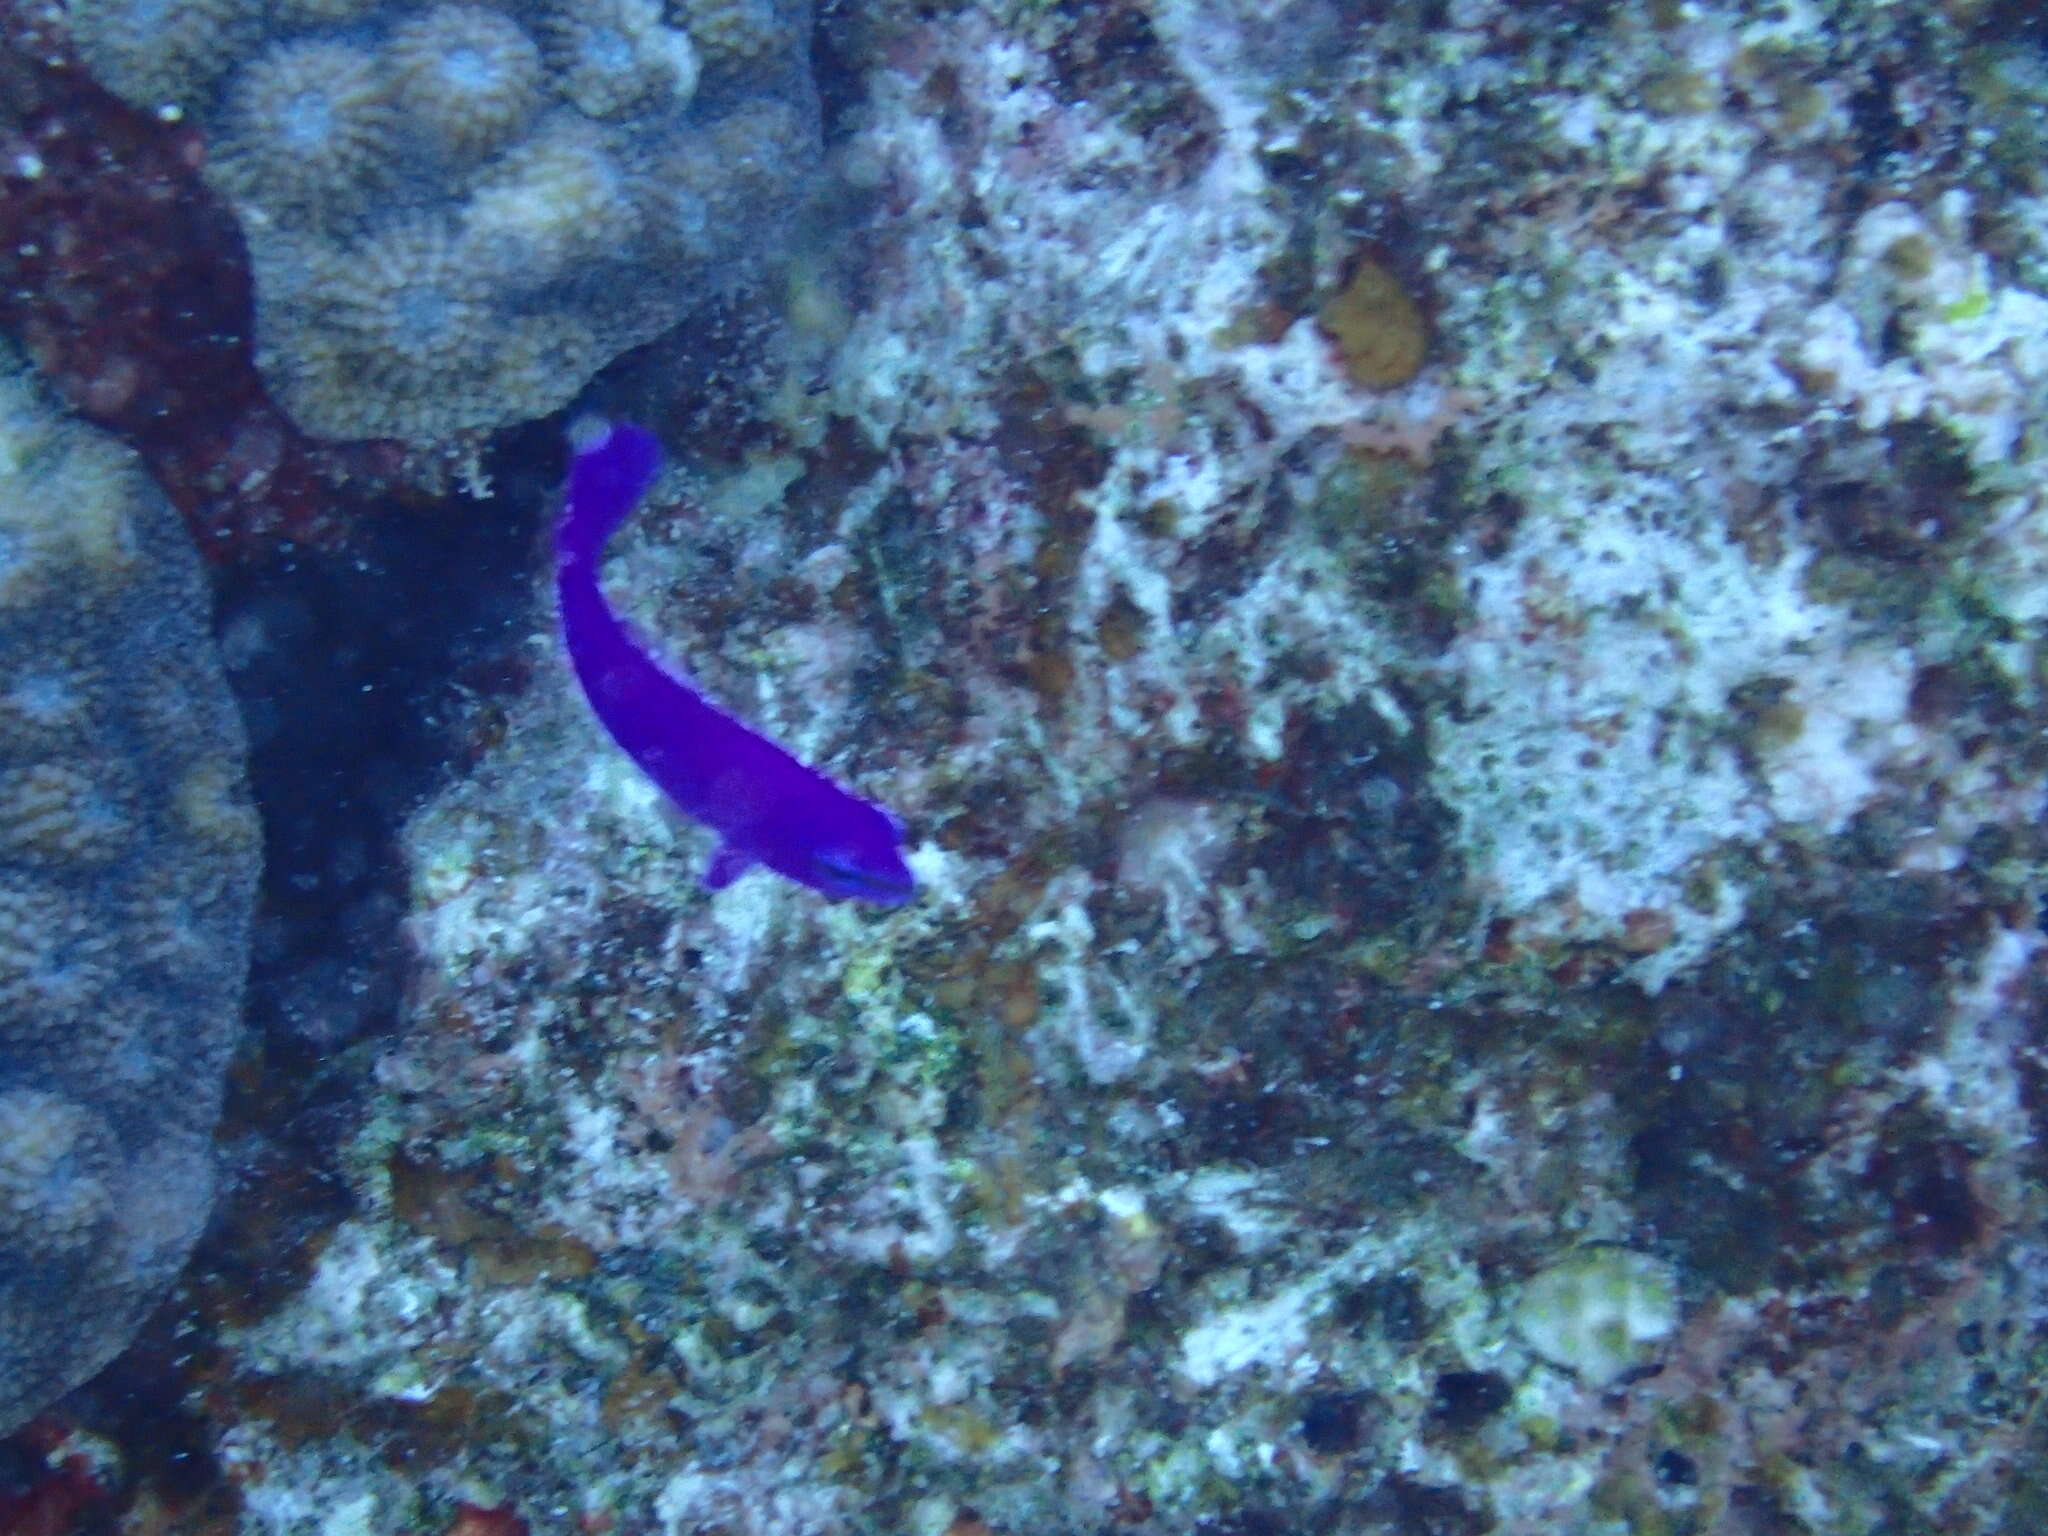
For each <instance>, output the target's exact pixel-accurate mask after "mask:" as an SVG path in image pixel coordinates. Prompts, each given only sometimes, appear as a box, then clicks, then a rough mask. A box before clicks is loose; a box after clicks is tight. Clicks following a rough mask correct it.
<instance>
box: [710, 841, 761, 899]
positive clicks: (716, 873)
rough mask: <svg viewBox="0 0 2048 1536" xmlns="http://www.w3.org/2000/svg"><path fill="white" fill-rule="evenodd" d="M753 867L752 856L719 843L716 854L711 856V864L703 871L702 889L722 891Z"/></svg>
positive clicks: (727, 844) (726, 844)
mask: <svg viewBox="0 0 2048 1536" xmlns="http://www.w3.org/2000/svg"><path fill="white" fill-rule="evenodd" d="M753 867H754V856H753V855H752V854H751V853H744V852H742V851H741V850H740V849H738V848H735V847H733V845H732V844H731V843H720V844H719V845H718V852H716V853H714V854H712V855H711V863H710V865H709V866H708V867H707V868H706V869H705V871H704V889H705V890H707V891H722V890H724V889H725V888H726V887H727V886H728V885H731V884H732V883H733V881H735V880H737V879H739V877H740V876H741V875H744V874H745V873H746V872H747V871H748V870H750V869H752V868H753Z"/></svg>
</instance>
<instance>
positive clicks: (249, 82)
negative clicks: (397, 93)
mask: <svg viewBox="0 0 2048 1536" xmlns="http://www.w3.org/2000/svg"><path fill="white" fill-rule="evenodd" d="M394 125H395V124H394V114H393V112H392V106H391V80H390V77H389V74H388V72H387V71H386V70H385V69H384V68H383V67H382V66H381V64H380V63H379V61H378V60H377V58H376V57H375V56H374V55H373V54H371V53H369V52H368V51H367V50H365V49H362V48H358V47H356V46H354V45H353V44H349V43H342V42H328V41H322V40H316V41H309V42H301V43H292V44H290V45H289V46H287V47H283V48H278V49H275V50H273V51H272V52H270V53H268V54H265V55H264V56H263V57H262V58H260V59H258V60H256V61H255V62H254V63H253V64H251V65H250V66H249V67H248V68H247V69H245V70H243V71H242V72H241V74H240V75H238V76H237V77H236V79H235V83H234V87H233V89H232V91H231V92H230V93H229V104H228V109H227V115H226V119H225V122H224V125H223V126H224V133H223V135H222V139H221V142H220V145H219V147H218V150H217V152H216V154H215V157H214V169H215V174H216V177H217V179H218V180H219V181H220V182H221V184H222V185H224V186H227V187H231V188H233V189H234V190H235V192H236V193H237V195H238V196H241V197H243V198H246V199H247V200H248V201H249V202H250V203H251V204H253V205H255V206H258V207H262V208H265V209H266V210H270V209H276V210H278V211H284V210H286V209H303V210H305V212H306V213H307V214H308V216H310V217H314V218H318V217H320V216H321V215H323V214H325V213H328V212H330V211H333V210H336V209H340V210H345V211H348V212H354V211H356V210H359V209H360V208H361V207H362V206H363V205H364V204H365V203H366V202H367V201H368V199H369V198H370V197H371V196H372V195H373V194H374V193H375V192H376V190H377V189H378V188H379V187H380V186H381V185H382V184H384V183H385V182H386V181H388V179H389V177H390V175H391V174H392V171H393V170H394V169H395V167H394V166H393V165H392V164H391V159H390V154H391V149H392V145H393V143H394Z"/></svg>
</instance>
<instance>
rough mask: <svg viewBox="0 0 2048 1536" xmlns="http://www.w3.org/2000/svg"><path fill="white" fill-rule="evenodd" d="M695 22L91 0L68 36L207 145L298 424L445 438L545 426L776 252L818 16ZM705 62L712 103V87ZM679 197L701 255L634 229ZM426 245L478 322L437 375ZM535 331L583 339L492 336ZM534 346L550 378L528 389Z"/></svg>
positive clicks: (691, 246)
mask: <svg viewBox="0 0 2048 1536" xmlns="http://www.w3.org/2000/svg"><path fill="white" fill-rule="evenodd" d="M699 9H700V8H699V6H697V5H693V4H688V3H685V4H677V5H672V6H669V7H667V8H666V10H664V8H663V7H662V6H661V5H659V4H657V3H656V0H596V3H593V4H589V5H569V4H560V5H548V6H538V5H526V4H521V5H490V4H485V3H482V0H476V3H461V0H440V3H437V4H434V5H429V6H419V5H386V6H376V7H368V6H360V5H355V4H351V3H347V0H295V3H292V4H286V5H281V6H274V7H271V8H269V9H268V10H267V11H265V12H263V13H262V15H261V17H260V18H259V17H258V15H257V14H256V13H255V11H254V10H252V9H251V7H250V6H249V4H248V3H247V0H188V3H179V0H161V3H158V4H143V3H141V0H79V3H78V4H77V5H76V6H75V7H74V8H73V9H72V11H71V12H70V13H69V21H68V26H69V29H70V35H71V37H72V40H73V41H74V42H75V44H76V46H77V49H78V53H79V55H80V57H81V59H82V61H83V62H84V63H85V65H86V67H87V68H88V69H89V70H90V71H91V72H92V73H93V75H94V76H95V77H96V78H97V79H98V80H99V81H100V82H101V83H102V84H104V85H105V86H107V87H108V88H109V89H110V90H112V91H114V92H115V93H116V94H117V95H119V96H122V97H123V98H125V99H126V100H128V101H129V102H131V103H132V104H134V105H136V106H140V107H144V108H148V109H159V108H175V109H176V110H177V111H178V112H180V113H182V114H183V115H185V116H186V117H189V118H190V119H191V120H192V121H194V122H196V123H197V124H198V125H199V126H200V127H201V129H202V130H203V131H204V132H205V134H206V135H207V137H208V138H209V139H210V140H211V141H212V146H213V153H212V155H211V156H210V157H209V161H208V175H209V177H210V178H211V179H212V181H213V182H214V184H215V185H216V186H217V187H218V188H219V189H220V190H221V191H222V192H224V193H225V194H226V195H227V197H228V199H229V200H230V202H231V204H232V205H233V207H234V210H235V213H236V215H237V217H238V219H239V220H240V222H241V225H242V230H243V234H244V236H245V237H246V239H247V241H248V246H249V255H250V263H251V266H252V268H253V270H254V273H255V277H256V309H257V314H256V326H257V332H258V348H257V350H258V360H259V366H260V367H261V368H262V370H263V372H264V374H265V377H266V379H267V381H268V382H269V383H270V384H271V386H272V389H273V392H274V394H275V395H276V396H277V398H278V399H279V401H280V402H281V403H282V404H283V406H284V407H285V409H286V410H287V411H288V412H289V414H290V415H291V416H292V417H293V418H294V419H295V420H296V421H297V423H298V425H299V426H300V427H301V428H302V429H304V430H305V431H306V432H308V433H310V434H312V435H314V436H317V437H326V438H344V439H348V438H368V437H395V438H401V439H405V440H407V441H410V442H414V443H421V444H431V443H437V442H445V441H447V440H449V439H451V438H453V437H455V436H457V435H459V434H463V433H466V432H472V431H476V430H480V429H488V428H491V427H495V426H499V425H504V424H507V423H510V422H514V421H520V420H524V419H527V418H529V417H531V416H533V415H536V414H540V413H542V412H545V411H548V410H551V409H554V408H555V407H557V406H559V405H561V404H562V403H563V402H564V401H566V400H567V399H568V398H569V397H570V396H571V395H573V394H574V393H575V392H576V391H577V390H578V389H580V388H581V387H582V385H583V384H584V383H585V382H586V381H587V380H588V379H589V377H590V375H591V374H592V373H593V372H594V371H595V370H596V369H597V368H599V367H601V366H603V364H604V363H605V362H606V361H607V360H608V359H609V358H611V357H613V356H616V355H617V354H618V353H619V352H621V351H623V350H625V349H626V348H628V347H631V346H635V345H638V344H640V343H642V342H645V341H648V340H650V339H652V338H653V337H654V336H656V335H659V334H660V333H661V332H663V331H665V330H667V329H669V328H670V327H672V326H674V325H675V324H676V323H677V322H678V321H680V320H682V319H683V318H684V317H685V316H687V315H688V314H689V313H690V312H691V311H692V310H693V309H695V308H698V307H699V306H701V305H703V304H704V303H705V302H706V301H707V300H708V299H711V298H713V297H715V296H717V295H719V294H721V293H724V292H727V291H729V290H731V289H732V288H734V287H735V286H737V285H740V284H744V283H746V282H749V281H752V280H755V279H757V278H758V277H759V276H761V275H762V273H763V272H764V270H765V268H766V265H767V263H768V262H769V261H771V260H772V259H773V257H774V253H775V252H776V250H777V249H778V247H779V246H780V245H781V243H782V236H783V235H784V234H785V233H786V232H787V230H788V229H789V227H790V225H791V220H792V218H793V216H794V213H795V210H796V207H797V204H798V202H799V200H800V198H801V197H802V195H803V192H804V188H805V183H806V181H807V179H808V177H809V174H810V173H811V171H812V170H813V168H814V167H815V166H816V164H817V161H818V158H819V143H818V126H817V125H818V104H817V99H816V92H815V89H814V87H813V85H812V83H811V79H810V70H809V63H808V42H809V39H808V32H809V27H810V14H809V8H808V6H807V5H802V4H793V5H789V6H781V7H777V6H766V5H752V6H749V5H733V4H730V3H726V0H718V3H713V4H706V5H703V6H702V7H701V9H702V12H703V14H701V15H700V14H699ZM142 39H148V40H149V41H148V42H147V43H146V44H145V43H144V42H143V41H141V40H142ZM700 53H703V54H704V55H706V57H707V59H708V61H709V65H710V66H711V67H715V68H716V70H717V72H718V74H717V88H716V90H715V91H710V92H708V93H700V92H699V90H698V82H699V74H700ZM764 126H766V127H770V128H772V130H773V131H772V132H760V131H757V130H759V129H761V128H762V127H764ZM679 142H689V143H696V144H699V145H701V146H702V147H703V149H702V152H701V153H698V154H696V155H694V156H685V157H680V158H679V157H678V156H677V155H676V154H674V153H673V152H672V151H673V149H674V146H675V145H677V144H678V143H679ZM685 168H686V169H687V172H688V178H689V179H688V184H687V185H683V184H671V181H670V178H672V177H674V176H675V175H677V174H678V173H680V172H682V171H683V170H684V169H685ZM670 205H674V206H679V207H686V208H688V209H691V210H695V212H693V213H691V214H690V215H689V216H687V217H684V218H683V219H681V221H680V222H681V223H683V224H687V225H692V226H694V228H693V234H692V238H690V239H688V240H678V239H676V238H674V231H675V229H676V228H677V223H678V221H677V220H674V219H668V220H664V219H663V218H660V217H657V218H654V219H652V220H648V219H644V218H643V217H642V212H643V210H647V209H656V210H659V209H662V208H664V207H665V206H670ZM700 215H701V217H700ZM422 231H427V232H430V233H429V235H427V236H423V235H422V233H421V232H422ZM436 239H437V240H439V241H440V242H442V247H443V248H445V249H447V250H451V251H456V252H459V256H458V258H457V259H460V260H463V261H467V262H472V263H474V272H475V275H476V283H477V291H476V294H475V298H474V307H473V309H470V310H465V311H464V313H465V314H466V315H471V316H473V318H474V321H475V328H474V330H462V329H459V328H453V329H443V330H441V331H438V332H436V333H435V339H434V343H433V344H434V345H441V344H444V343H445V345H446V347H447V348H448V349H449V351H450V353H451V360H450V361H448V362H447V363H446V364H444V365H440V366H431V365H429V364H428V363H427V362H426V361H424V360H423V359H424V355H425V353H426V352H428V351H430V350H432V347H431V346H429V345H427V344H424V343H422V342H420V341H418V340H417V339H415V338H413V337H412V336H411V335H410V334H409V331H410V326H411V322H412V311H413V310H414V309H415V308H416V307H417V306H416V305H415V304H414V303H413V302H412V300H411V299H410V298H409V296H408V295H407V291H406V290H407V286H408V285H405V284H401V285H398V286H393V285H391V284H389V283H387V282H386V281H385V273H386V272H387V271H388V270H389V267H390V262H391V260H392V255H391V253H392V252H393V251H394V249H395V248H397V247H401V246H402V247H404V248H405V249H407V250H408V251H410V252H412V253H413V254H415V255H418V254H419V253H422V252H425V251H427V250H428V249H429V247H430V246H431V245H432V242H433V240H436ZM356 269H368V274H369V275H368V276H367V278H365V279H363V280H360V281H356V280H351V279H350V278H349V277H348V276H347V274H349V273H351V272H352V271H354V270H356ZM337 278H338V281H339V282H340V286H341V287H342V289H343V290H344V292H343V293H342V295H341V296H340V297H339V298H336V299H332V300H330V299H329V298H328V297H326V296H325V294H324V292H323V290H324V288H325V287H326V285H327V284H329V283H330V282H331V281H336V280H337ZM371 302H382V303H384V304H385V305H386V306H387V307H386V309H385V311H384V313H383V314H381V315H380V316H376V317H370V316H367V315H366V313H365V310H366V305H368V304H369V303H371ZM437 318H439V319H442V320H444V321H445V320H452V319H453V318H454V311H453V310H451V309H448V308H447V307H445V306H443V307H442V308H441V309H440V310H438V311H437ZM540 321H548V322H551V324H552V329H551V330H548V331H547V333H548V334H551V335H554V336H556V337H558V338H559V337H563V336H569V335H575V336H578V337H588V338H589V339H590V345H589V346H587V347H585V346H581V345H577V346H568V347H563V346H555V347H552V348H542V349H535V348H533V347H526V348H524V349H512V351H513V352H516V353H517V354H518V360H517V363H516V365H514V363H512V362H510V361H508V363H507V365H506V366H504V367H502V368H501V367H497V366H495V365H494V362H493V357H494V352H493V348H492V346H491V345H490V341H489V338H490V336H491V335H493V334H497V333H502V332H507V331H524V332H526V333H528V334H532V333H534V324H533V323H535V322H540ZM543 329H546V328H543ZM509 356H510V353H508V357H509ZM542 356H551V357H552V358H553V359H554V360H555V362H556V363H557V364H559V365H560V367H561V368H562V369H563V371H562V372H560V373H558V374H555V375H553V376H551V377H548V378H546V379H536V378H534V377H533V375H532V372H531V370H532V368H533V366H534V363H535V360H536V359H537V358H540V357H542ZM394 381H395V382H394Z"/></svg>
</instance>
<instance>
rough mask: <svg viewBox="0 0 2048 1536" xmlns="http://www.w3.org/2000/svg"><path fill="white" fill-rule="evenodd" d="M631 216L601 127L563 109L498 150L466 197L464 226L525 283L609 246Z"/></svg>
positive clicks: (490, 258)
mask: <svg viewBox="0 0 2048 1536" xmlns="http://www.w3.org/2000/svg"><path fill="white" fill-rule="evenodd" d="M636 217H637V215H636V212H635V209H634V206H633V202H632V199H631V197H630V195H629V192H628V184H627V179H626V175H625V172H624V168H623V167H622V166H621V165H620V163H619V157H618V154H617V152H616V150H615V149H614V147H613V145H612V144H611V143H610V142H609V140H608V139H607V137H606V133H605V130H603V129H602V128H600V127H599V126H598V125H596V124H594V123H589V122H585V121H583V120H582V119H581V118H579V117H577V116H576V115H575V114H574V113H572V112H568V111H563V112H558V113H556V114H554V115H553V116H552V117H551V118H550V119H549V120H548V121H547V122H546V123H544V124H542V125H541V127H540V128H539V129H538V130H537V131H536V132H535V133H534V134H533V135H532V137H530V138H528V139H527V140H526V141H525V142H524V143H522V144H518V145H515V146H514V147H513V148H511V149H509V150H507V151H506V152H505V153H504V154H503V155H502V156H500V157H499V159H498V160H497V162H496V163H495V164H494V165H493V166H492V167H491V168H490V170H489V173H488V174H487V175H486V176H485V177H484V178H483V179H482V180H481V181H480V183H479V184H478V186H477V190H476V193H475V195H474V196H472V197H471V198H470V200H469V206H468V208H467V209H466V210H465V218H464V229H465V232H466V234H467V236H468V240H469V243H470V245H471V248H472V249H473V250H474V251H475V252H476V254H477V256H478V258H479V259H480V260H483V261H485V262H486V263H488V265H489V267H490V269H491V270H492V271H494V272H497V273H501V274H503V277H504V280H505V281H507V282H508V283H513V284H517V285H519V286H522V287H525V286H530V285H531V284H533V283H535V282H537V281H546V280H548V279H549V278H552V277H553V276H554V275H555V274H556V273H557V272H558V271H559V270H560V269H561V267H562V266H563V265H564V264H565V263H566V262H568V261H569V260H570V259H571V258H573V257H576V256H579V255H580V256H588V255H592V254H595V253H597V252H601V251H607V250H616V249H617V248H618V247H619V246H620V245H622V244H623V243H624V242H625V240H626V239H627V238H629V237H630V235H631V233H632V226H633V222H634V220H635V218H636Z"/></svg>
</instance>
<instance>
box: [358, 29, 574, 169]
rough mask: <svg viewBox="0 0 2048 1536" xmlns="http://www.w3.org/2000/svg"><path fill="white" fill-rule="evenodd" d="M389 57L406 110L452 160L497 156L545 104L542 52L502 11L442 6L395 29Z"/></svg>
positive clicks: (400, 99) (426, 134)
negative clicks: (490, 153)
mask: <svg viewBox="0 0 2048 1536" xmlns="http://www.w3.org/2000/svg"><path fill="white" fill-rule="evenodd" d="M390 51H391V66H392V72H393V74H394V75H395V77H396V80H397V86H398V91H397V94H398V100H399V103H400V106H401V108H402V110H403V111H404V112H405V114H406V115H407V116H408V117H409V118H410V119H411V120H412V121H414V122H416V123H417V124H419V125H420V127H421V129H422V130H423V134H424V136H425V137H428V138H430V139H432V140H433V141H435V142H437V143H439V144H441V145H443V146H444V147H445V148H446V149H447V150H448V151H449V152H450V153H453V154H457V155H477V154H481V153H483V152H485V151H487V150H490V149H495V148H496V147H497V146H498V145H500V144H502V143H504V142H505V140H507V139H508V138H510V137H511V136H512V135H513V134H514V133H516V132H517V131H518V130H519V129H520V128H521V127H522V126H524V125H525V123H526V121H527V120H528V119H529V118H530V117H531V116H532V115H533V112H534V109H535V108H536V106H537V105H538V104H539V102H540V99H541V98H540V81H541V57H540V49H539V47H538V46H537V45H536V44H535V43H534V40H533V39H532V38H530V37H528V36H527V35H526V33H525V32H524V31H523V30H521V28H520V26H519V24H518V23H517V22H516V21H514V20H513V19H512V18H511V17H509V16H506V15H504V14H503V13H501V12H498V11H493V10H487V9H485V8H484V7H482V6H478V5H439V6H436V7H434V9H432V10H430V11H427V12H425V13H423V14H421V15H418V16H413V17H409V18H408V19H406V20H405V21H402V22H400V23H399V24H398V25H397V26H396V27H395V28H393V29H392V33H391V48H390Z"/></svg>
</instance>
